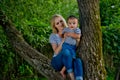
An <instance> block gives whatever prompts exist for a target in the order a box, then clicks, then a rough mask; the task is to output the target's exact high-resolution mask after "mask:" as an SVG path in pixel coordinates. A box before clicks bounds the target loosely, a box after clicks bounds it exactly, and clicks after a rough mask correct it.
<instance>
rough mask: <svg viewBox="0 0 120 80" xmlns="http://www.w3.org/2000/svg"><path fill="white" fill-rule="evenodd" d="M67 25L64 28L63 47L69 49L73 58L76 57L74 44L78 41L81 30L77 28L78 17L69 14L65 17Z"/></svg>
mask: <svg viewBox="0 0 120 80" xmlns="http://www.w3.org/2000/svg"><path fill="white" fill-rule="evenodd" d="M67 24H68V27H66V28H64V30H63V34H64V37H65V42H64V44H63V46H62V47H63V49H66V48H67V49H69V50H70V52H71V55H72V56H73V58H76V46H77V45H78V43H79V41H80V36H81V30H80V29H79V28H78V19H77V18H76V17H75V16H73V15H71V16H69V17H68V18H67Z"/></svg>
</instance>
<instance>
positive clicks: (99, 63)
mask: <svg viewBox="0 0 120 80" xmlns="http://www.w3.org/2000/svg"><path fill="white" fill-rule="evenodd" d="M78 6H79V11H80V27H81V31H82V38H81V43H80V47H79V50H80V53H79V54H81V58H82V59H83V63H84V67H85V68H84V72H85V80H106V71H105V65H104V60H103V55H102V32H101V26H100V11H99V0H78Z"/></svg>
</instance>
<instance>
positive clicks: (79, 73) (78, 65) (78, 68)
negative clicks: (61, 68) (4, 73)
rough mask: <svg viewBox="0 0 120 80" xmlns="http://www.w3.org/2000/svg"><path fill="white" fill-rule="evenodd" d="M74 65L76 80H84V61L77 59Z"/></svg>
mask: <svg viewBox="0 0 120 80" xmlns="http://www.w3.org/2000/svg"><path fill="white" fill-rule="evenodd" d="M73 63H74V74H75V78H76V80H83V67H82V61H81V60H80V59H79V58H77V59H74V61H73Z"/></svg>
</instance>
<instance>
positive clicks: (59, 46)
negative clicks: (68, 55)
mask: <svg viewBox="0 0 120 80" xmlns="http://www.w3.org/2000/svg"><path fill="white" fill-rule="evenodd" d="M64 40H65V39H62V42H61V43H60V44H59V45H57V44H54V43H53V44H52V48H53V51H54V53H55V54H58V53H59V52H60V51H61V49H62V44H63V43H64Z"/></svg>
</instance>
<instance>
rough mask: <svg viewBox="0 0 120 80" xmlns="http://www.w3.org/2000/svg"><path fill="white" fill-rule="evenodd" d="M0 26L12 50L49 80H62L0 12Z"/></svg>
mask: <svg viewBox="0 0 120 80" xmlns="http://www.w3.org/2000/svg"><path fill="white" fill-rule="evenodd" d="M0 25H1V26H2V27H3V30H4V31H5V33H6V35H7V36H8V39H9V41H10V43H11V45H12V47H13V49H14V50H15V51H16V52H17V53H18V54H19V55H20V56H21V57H22V58H24V60H25V61H27V62H28V63H29V64H30V65H31V66H33V67H34V68H35V69H36V70H37V71H38V72H39V73H40V74H42V75H44V76H45V77H46V78H48V79H49V80H51V79H52V80H63V79H62V77H61V76H60V74H59V73H57V72H55V71H54V70H53V69H52V67H51V66H50V60H49V59H48V58H47V57H45V56H44V55H43V54H41V53H39V52H38V51H37V50H35V49H33V48H32V47H31V46H30V45H29V44H28V43H27V42H26V41H25V40H24V39H23V37H22V35H21V34H20V32H19V31H18V30H17V29H16V28H15V26H14V25H13V24H12V22H11V21H10V20H8V19H7V17H6V16H5V15H4V14H3V12H2V11H0Z"/></svg>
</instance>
